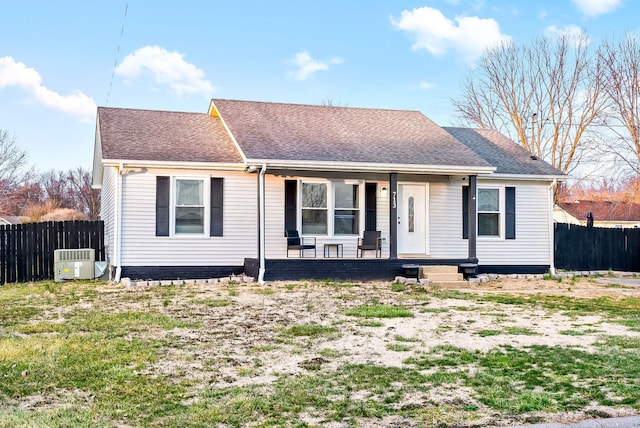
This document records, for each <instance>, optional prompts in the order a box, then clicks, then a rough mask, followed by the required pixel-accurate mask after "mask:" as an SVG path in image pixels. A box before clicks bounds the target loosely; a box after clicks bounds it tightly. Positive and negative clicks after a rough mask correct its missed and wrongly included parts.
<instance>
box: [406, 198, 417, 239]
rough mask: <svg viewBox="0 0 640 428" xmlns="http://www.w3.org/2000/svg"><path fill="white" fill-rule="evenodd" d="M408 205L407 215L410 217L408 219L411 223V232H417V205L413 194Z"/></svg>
mask: <svg viewBox="0 0 640 428" xmlns="http://www.w3.org/2000/svg"><path fill="white" fill-rule="evenodd" d="M407 205H408V207H407V215H408V217H409V218H408V219H407V223H408V224H409V232H415V231H416V207H415V200H414V198H413V196H409V201H408V203H407Z"/></svg>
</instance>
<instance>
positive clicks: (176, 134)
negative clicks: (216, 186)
mask: <svg viewBox="0 0 640 428" xmlns="http://www.w3.org/2000/svg"><path fill="white" fill-rule="evenodd" d="M98 127H99V129H98V131H97V132H98V133H99V136H100V144H101V147H102V159H111V160H127V161H132V160H136V161H157V162H168V163H170V162H204V163H207V162H216V163H242V161H243V160H242V156H241V155H240V153H239V152H238V150H237V148H236V146H235V145H234V143H233V140H232V139H231V137H230V136H229V133H228V132H227V130H226V129H225V128H224V125H223V124H222V122H221V121H220V119H216V118H214V117H211V116H209V115H208V114H205V113H183V112H171V111H155V110H136V109H123V108H111V107H99V108H98Z"/></svg>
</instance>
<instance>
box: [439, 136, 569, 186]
mask: <svg viewBox="0 0 640 428" xmlns="http://www.w3.org/2000/svg"><path fill="white" fill-rule="evenodd" d="M443 129H445V130H446V131H447V132H449V133H450V134H451V135H453V136H454V137H455V138H457V139H458V140H460V141H461V142H462V143H463V144H465V145H466V146H467V147H469V148H470V149H471V150H473V151H474V153H476V154H477V155H479V156H480V157H482V158H483V159H484V160H486V161H487V162H489V163H490V164H491V165H493V166H495V167H496V173H498V174H530V175H552V176H559V175H563V174H562V172H560V171H559V170H557V169H556V168H554V167H553V166H551V165H550V164H548V163H547V162H545V161H543V160H540V159H532V158H531V153H529V151H527V150H526V149H525V148H524V147H522V146H520V145H518V144H516V143H515V142H513V141H512V140H510V139H509V138H507V137H506V136H504V135H503V134H501V133H499V132H498V131H494V130H492V129H472V128H455V127H444V128H443Z"/></svg>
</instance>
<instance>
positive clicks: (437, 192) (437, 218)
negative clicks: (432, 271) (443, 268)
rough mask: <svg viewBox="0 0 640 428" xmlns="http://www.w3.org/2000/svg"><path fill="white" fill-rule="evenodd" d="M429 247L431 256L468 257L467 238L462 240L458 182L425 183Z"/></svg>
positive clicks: (460, 199) (459, 185)
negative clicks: (426, 186)
mask: <svg viewBox="0 0 640 428" xmlns="http://www.w3.org/2000/svg"><path fill="white" fill-rule="evenodd" d="M465 184H466V182H465ZM429 246H430V248H429V249H428V250H429V254H430V256H431V257H442V258H444V257H447V258H448V257H451V258H462V257H467V256H468V254H469V245H468V241H467V240H466V239H462V184H461V183H458V182H444V183H431V184H430V185H429Z"/></svg>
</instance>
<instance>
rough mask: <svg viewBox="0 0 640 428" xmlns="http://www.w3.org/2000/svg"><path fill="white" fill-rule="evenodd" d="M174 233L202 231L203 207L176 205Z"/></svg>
mask: <svg viewBox="0 0 640 428" xmlns="http://www.w3.org/2000/svg"><path fill="white" fill-rule="evenodd" d="M176 233H204V208H203V207H176Z"/></svg>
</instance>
